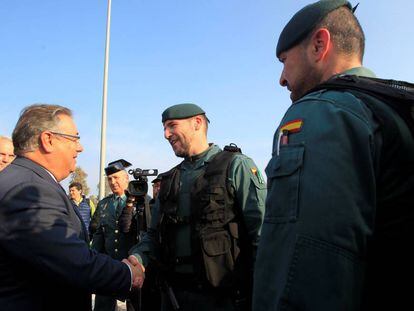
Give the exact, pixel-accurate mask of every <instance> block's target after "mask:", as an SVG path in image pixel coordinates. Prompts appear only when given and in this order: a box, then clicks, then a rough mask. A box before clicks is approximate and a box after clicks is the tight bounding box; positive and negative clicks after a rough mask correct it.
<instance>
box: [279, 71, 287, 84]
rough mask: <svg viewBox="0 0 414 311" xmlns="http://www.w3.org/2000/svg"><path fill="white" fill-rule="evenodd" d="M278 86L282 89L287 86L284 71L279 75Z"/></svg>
mask: <svg viewBox="0 0 414 311" xmlns="http://www.w3.org/2000/svg"><path fill="white" fill-rule="evenodd" d="M279 84H280V85H281V86H283V87H285V86H287V84H288V83H287V80H286V78H285V72H284V70H283V71H282V73H281V74H280V78H279Z"/></svg>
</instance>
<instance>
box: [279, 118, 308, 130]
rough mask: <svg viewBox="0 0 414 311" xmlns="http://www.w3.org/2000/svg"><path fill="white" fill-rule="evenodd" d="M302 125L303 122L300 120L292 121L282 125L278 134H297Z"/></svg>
mask: <svg viewBox="0 0 414 311" xmlns="http://www.w3.org/2000/svg"><path fill="white" fill-rule="evenodd" d="M302 125H303V120H302V119H296V120H293V121H289V122H288V123H286V124H283V125H282V126H281V127H280V130H279V131H280V133H282V132H283V131H286V130H287V131H289V133H297V132H300V129H301V128H302Z"/></svg>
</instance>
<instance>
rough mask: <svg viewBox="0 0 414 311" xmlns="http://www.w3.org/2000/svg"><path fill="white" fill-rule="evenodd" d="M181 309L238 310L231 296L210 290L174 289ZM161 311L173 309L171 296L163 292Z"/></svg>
mask: <svg viewBox="0 0 414 311" xmlns="http://www.w3.org/2000/svg"><path fill="white" fill-rule="evenodd" d="M174 294H175V297H176V298H177V302H178V304H179V306H180V311H236V309H235V307H234V305H233V302H232V299H231V298H230V297H229V296H223V295H218V294H217V293H210V292H192V291H188V290H183V289H174ZM161 296H162V298H161V311H173V310H174V309H173V307H172V304H171V302H170V299H169V297H168V296H167V295H166V294H165V293H162V294H161Z"/></svg>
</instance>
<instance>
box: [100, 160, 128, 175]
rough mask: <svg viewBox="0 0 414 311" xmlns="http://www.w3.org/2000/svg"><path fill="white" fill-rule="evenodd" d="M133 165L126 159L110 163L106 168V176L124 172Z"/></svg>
mask: <svg viewBox="0 0 414 311" xmlns="http://www.w3.org/2000/svg"><path fill="white" fill-rule="evenodd" d="M131 165H132V164H131V163H129V162H128V161H125V160H124V159H119V160H116V161H113V162H110V163H108V166H107V167H105V174H106V176H109V175H112V174H115V173H116V172H119V171H123V170H124V169H126V168H127V167H129V166H131Z"/></svg>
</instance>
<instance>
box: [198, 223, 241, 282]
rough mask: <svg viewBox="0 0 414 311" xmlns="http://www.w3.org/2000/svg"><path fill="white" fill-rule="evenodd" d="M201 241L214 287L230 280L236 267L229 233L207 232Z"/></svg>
mask: <svg viewBox="0 0 414 311" xmlns="http://www.w3.org/2000/svg"><path fill="white" fill-rule="evenodd" d="M201 243H202V251H203V257H204V258H203V259H204V267H205V269H206V276H207V279H208V281H209V282H210V284H211V285H212V286H214V287H218V286H223V285H225V284H223V283H224V282H228V281H229V279H228V278H229V276H230V275H231V274H230V272H231V271H233V269H234V260H233V256H232V254H231V237H230V235H229V233H228V232H227V231H218V232H211V233H208V234H205V235H204V236H203V237H202V242H201Z"/></svg>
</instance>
